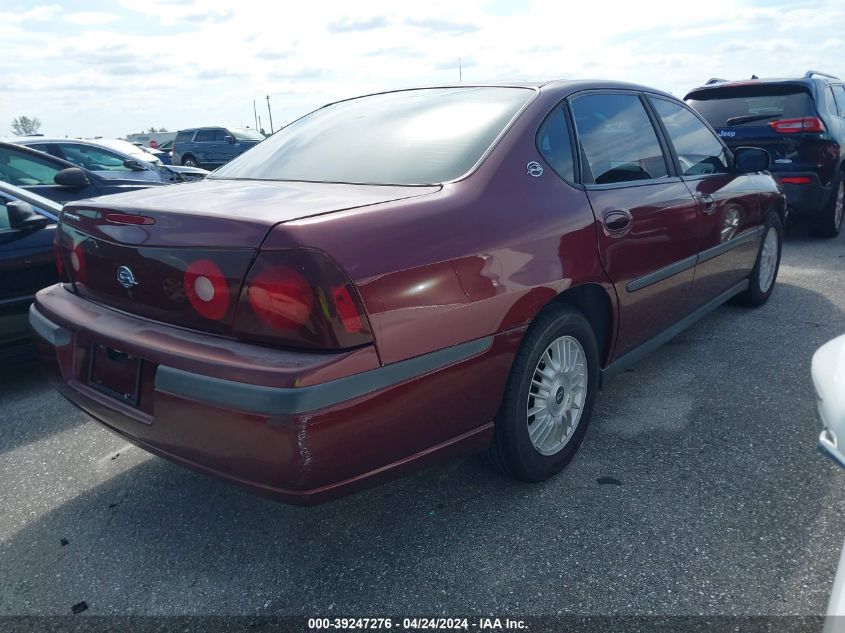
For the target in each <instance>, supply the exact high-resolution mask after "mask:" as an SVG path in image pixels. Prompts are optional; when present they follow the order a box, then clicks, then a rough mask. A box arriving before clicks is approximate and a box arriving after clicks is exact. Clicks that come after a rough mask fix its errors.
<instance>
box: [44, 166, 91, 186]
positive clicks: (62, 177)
mask: <svg viewBox="0 0 845 633" xmlns="http://www.w3.org/2000/svg"><path fill="white" fill-rule="evenodd" d="M53 182H54V183H56V184H57V185H61V186H62V187H84V186H86V185H88V184H90V182H89V180H88V176H87V175H86V173H85V172H84V171H82V170H81V169H80V168H79V167H68V168H67V169H63V170H61V171H60V172H59V173H58V174H56V175H55V176H53Z"/></svg>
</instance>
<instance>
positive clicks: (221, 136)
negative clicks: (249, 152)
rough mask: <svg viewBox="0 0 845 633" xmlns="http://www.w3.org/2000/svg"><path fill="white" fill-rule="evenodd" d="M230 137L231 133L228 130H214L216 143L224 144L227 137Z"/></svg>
mask: <svg viewBox="0 0 845 633" xmlns="http://www.w3.org/2000/svg"><path fill="white" fill-rule="evenodd" d="M227 136H229V132H227V131H226V130H214V142H215V143H222V142H224V141H225V140H226V137H227Z"/></svg>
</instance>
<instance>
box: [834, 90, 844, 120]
mask: <svg viewBox="0 0 845 633" xmlns="http://www.w3.org/2000/svg"><path fill="white" fill-rule="evenodd" d="M833 98H834V99H836V107H837V108H839V116H842V117H845V86H834V87H833Z"/></svg>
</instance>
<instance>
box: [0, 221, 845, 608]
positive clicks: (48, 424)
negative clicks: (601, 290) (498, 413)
mask: <svg viewBox="0 0 845 633" xmlns="http://www.w3.org/2000/svg"><path fill="white" fill-rule="evenodd" d="M844 331H845V235H843V236H840V237H839V238H838V239H835V240H817V239H812V238H809V237H807V236H806V232H805V231H804V230H803V229H802V228H801V227H796V228H793V229H792V230H790V232H789V235H788V237H787V242H786V244H785V250H784V257H783V262H782V266H781V271H780V277H779V281H778V287H777V288H776V289H775V292H774V294H773V296H772V299H771V300H770V302H769V303H768V304H767V305H765V306H764V307H762V308H760V309H757V310H748V309H745V308H741V307H737V306H733V305H728V306H725V307H723V308H720V309H719V310H717V311H716V312H715V313H713V314H712V315H711V316H709V317H707V318H706V319H704V320H703V321H701V322H699V323H698V324H697V325H695V326H694V327H692V328H691V329H689V330H687V331H686V332H684V333H683V334H681V335H679V336H678V337H676V338H675V339H673V340H672V341H671V342H670V343H669V344H667V345H665V346H664V347H663V348H661V349H660V350H659V351H657V352H656V353H655V354H653V355H652V356H650V357H649V358H648V359H646V360H644V361H643V362H640V363H639V364H638V365H636V366H635V367H634V368H633V370H632V371H628V372H626V373H624V374H623V375H622V376H620V377H619V378H617V379H616V380H614V381H613V382H612V383H611V384H610V385H609V386H608V387H607V388H606V389H605V391H604V392H603V393H602V394H601V396H600V398H599V401H598V404H597V406H596V410H595V413H594V417H593V421H592V425H591V428H590V429H589V432H588V434H587V437H586V440H585V441H584V444H583V445H582V447H581V449H580V451H579V453H578V454H577V455H576V456H575V459H574V460H573V462H572V463H571V465H570V466H569V468H567V469H566V470H565V471H564V472H563V473H562V474H561V475H560V476H558V477H556V478H554V479H552V480H550V481H548V482H546V483H543V484H539V485H525V484H520V483H515V482H512V481H510V480H508V479H505V478H503V477H501V476H499V475H497V474H495V473H493V472H492V471H491V470H489V469H488V468H487V467H485V466H484V465H483V464H482V463H481V462H480V461H479V460H478V459H477V458H469V459H464V460H460V461H453V462H450V463H446V464H444V465H442V466H438V467H435V468H432V469H429V470H426V471H424V472H421V473H419V474H417V475H414V476H411V477H408V478H405V479H402V480H399V481H396V482H393V483H390V484H387V485H384V486H381V487H379V488H375V489H372V490H369V491H366V492H364V493H361V494H358V495H356V496H353V497H350V498H347V499H343V500H340V501H336V502H333V503H329V504H326V505H323V506H318V507H314V508H295V507H289V506H285V505H280V504H277V503H274V502H272V501H267V500H264V499H260V498H257V497H254V496H251V495H250V494H249V493H247V492H244V491H242V490H240V489H239V488H236V487H233V486H231V485H228V484H226V483H223V482H221V481H217V480H214V479H209V478H207V477H204V476H202V475H199V474H196V473H193V472H190V471H188V470H185V469H183V468H180V467H177V466H175V465H173V464H170V463H168V462H166V461H164V460H162V459H158V458H155V457H151V456H149V455H148V454H146V453H144V452H143V451H141V450H139V449H137V448H133V447H131V446H129V445H127V444H126V443H125V442H124V441H122V440H121V439H119V438H117V437H116V436H114V435H112V434H110V433H109V432H107V431H106V430H104V429H103V428H102V427H100V426H99V425H98V424H97V423H95V422H93V421H91V420H90V419H89V418H88V417H87V416H86V415H84V414H83V413H81V412H79V411H78V410H76V409H75V408H74V407H72V406H71V405H70V404H69V403H67V402H65V401H64V400H63V399H62V398H61V397H60V396H58V395H57V394H56V393H54V392H53V391H52V390H51V388H50V387H49V386H48V385H47V384H45V382H44V380H43V379H42V378H41V377H40V375H39V373H38V371H37V368H36V367H34V366H26V367H23V368H21V367H17V366H16V367H5V368H3V369H2V370H0V403H2V404H1V405H0V481H2V486H0V587H1V588H2V589H0V615H12V614H49V615H53V614H55V615H66V614H70V612H71V608H72V606H73V605H76V604H79V603H80V602H82V601H85V603H86V604H87V606H88V611H87V614H157V615H172V614H256V615H265V614H266V615H301V614H303V615H325V616H348V615H361V616H364V615H368V616H378V615H384V614H415V615H437V614H444V615H456V614H463V615H470V614H485V613H496V614H508V613H513V614H517V615H521V616H524V615H532V614H538V615H539V614H644V615H647V614H673V615H684V614H755V615H756V614H808V615H809V614H819V613H823V612H824V609H825V606H826V602H827V596H828V593H829V591H830V588H831V583H832V579H833V574H834V571H835V568H836V563H837V560H838V556H839V551H840V548H841V546H842V540H843V535H845V513H843V511H845V473H841V472H839V471H838V470H837V469H836V467H834V466H833V465H832V464H830V463H828V461H827V460H825V459H824V458H823V457H821V456H820V455H819V454H818V453H817V452H816V451H815V450H814V447H815V440H816V437H817V435H818V429H817V423H816V419H815V413H814V410H815V402H814V395H813V389H812V385H811V381H810V374H809V369H810V359H811V357H812V354H813V352H814V351H815V349H816V348H817V347H818V346H819V345H821V344H822V343H823V342H825V341H827V340H829V339H831V338H833V337H834V336H836V335H838V334H841V333H842V332H844Z"/></svg>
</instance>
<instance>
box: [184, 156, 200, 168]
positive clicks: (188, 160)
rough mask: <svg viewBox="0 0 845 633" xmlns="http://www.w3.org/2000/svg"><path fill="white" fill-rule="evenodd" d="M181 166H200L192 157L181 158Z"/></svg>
mask: <svg viewBox="0 0 845 633" xmlns="http://www.w3.org/2000/svg"><path fill="white" fill-rule="evenodd" d="M182 166H183V167H199V166H200V164H199V163H198V162H197V159H196V158H194V157H193V156H190V155H188V156H185V157H184V158H182Z"/></svg>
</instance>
